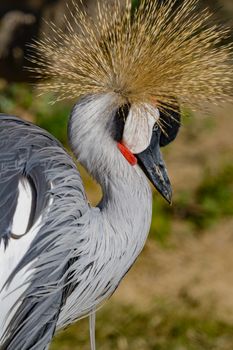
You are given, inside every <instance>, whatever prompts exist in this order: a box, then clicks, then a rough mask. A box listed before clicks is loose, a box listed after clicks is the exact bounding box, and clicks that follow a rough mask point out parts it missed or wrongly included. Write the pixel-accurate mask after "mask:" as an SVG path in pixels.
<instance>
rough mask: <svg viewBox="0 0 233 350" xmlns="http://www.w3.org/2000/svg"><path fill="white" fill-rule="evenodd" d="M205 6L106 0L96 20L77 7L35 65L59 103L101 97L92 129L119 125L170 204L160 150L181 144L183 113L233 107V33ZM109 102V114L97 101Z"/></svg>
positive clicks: (124, 151)
mask: <svg viewBox="0 0 233 350" xmlns="http://www.w3.org/2000/svg"><path fill="white" fill-rule="evenodd" d="M198 4H199V0H184V1H183V2H182V4H181V5H179V6H176V5H177V1H175V0H168V1H165V2H162V4H161V2H160V1H154V0H141V1H140V5H139V6H138V8H137V9H136V10H134V11H133V10H132V3H131V1H130V0H125V1H120V0H114V1H113V3H112V2H109V1H104V0H103V1H101V2H98V1H97V14H96V17H95V18H94V19H93V18H91V17H90V16H89V15H88V14H87V13H86V12H85V9H84V6H81V7H80V6H78V5H75V4H74V5H73V7H72V8H70V9H69V15H68V16H66V17H65V21H66V23H67V31H66V32H63V31H61V30H60V29H59V28H57V27H56V26H55V25H53V24H51V29H52V31H53V33H54V35H53V37H51V38H44V39H41V40H40V41H39V42H37V43H36V44H35V45H34V46H35V49H36V52H37V55H36V56H34V57H32V58H31V61H33V63H35V64H36V68H34V72H36V73H37V74H38V78H39V79H40V83H39V87H40V88H42V90H43V91H46V92H48V91H52V92H56V93H57V96H58V97H57V100H61V99H64V98H67V97H68V98H75V99H76V100H77V99H78V101H79V105H80V106H81V105H82V102H80V101H85V99H89V96H92V97H93V98H92V99H89V104H88V110H89V111H90V110H91V111H92V114H91V113H89V112H88V113H86V117H85V116H84V117H85V118H86V121H85V123H86V125H92V127H95V125H94V124H93V120H94V122H95V123H96V130H97V124H98V120H97V118H99V119H101V118H103V122H102V121H101V122H102V125H105V127H106V125H108V127H107V128H108V130H109V125H111V127H110V129H111V130H110V134H111V137H112V140H113V141H114V142H115V147H116V149H117V150H118V152H120V153H121V155H122V156H123V157H124V158H126V160H127V161H128V162H129V163H130V165H131V166H134V165H135V164H136V163H138V165H139V166H140V167H141V168H142V169H143V171H144V172H145V173H146V175H147V176H148V177H149V178H150V180H151V181H152V183H153V184H154V185H155V187H156V188H157V189H158V191H159V192H160V193H161V194H162V195H163V196H164V197H165V198H166V199H167V200H168V201H171V186H170V182H169V179H168V175H167V171H166V167H165V164H164V162H163V159H162V155H161V151H160V148H161V147H162V146H166V145H167V144H169V143H170V142H171V141H173V140H174V139H175V137H176V135H177V132H178V130H179V125H180V111H181V109H182V108H183V107H185V108H190V109H192V110H197V109H198V110H200V109H203V108H204V107H206V106H207V104H208V105H209V106H211V105H216V104H217V103H219V102H224V101H228V100H232V67H231V64H230V61H231V60H232V50H231V45H228V44H224V43H225V42H226V41H224V40H225V38H226V37H227V36H228V33H229V30H228V29H225V28H223V27H221V26H218V25H216V23H215V22H214V19H213V16H212V14H211V13H209V11H208V10H207V9H204V10H201V11H200V9H199V8H198ZM104 95H106V96H111V99H110V102H109V103H108V106H107V111H106V110H105V111H104V113H102V109H101V108H102V107H101V105H100V103H96V101H97V100H98V96H101V97H100V99H99V101H102V96H104ZM93 101H95V102H93ZM81 110H82V108H81V109H80V111H81ZM83 112H84V110H83ZM85 112H86V111H85ZM78 114H80V113H77V115H78ZM93 115H95V118H92V117H90V116H93ZM90 119H92V120H90ZM108 120H109V122H108ZM85 128H86V129H87V127H86V126H85ZM86 134H88V133H87V132H86ZM99 137H100V140H99V142H101V133H99Z"/></svg>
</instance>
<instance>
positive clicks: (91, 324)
mask: <svg viewBox="0 0 233 350" xmlns="http://www.w3.org/2000/svg"><path fill="white" fill-rule="evenodd" d="M95 319H96V313H95V310H93V311H92V313H91V314H90V315H89V328H90V342H91V350H96V346H95Z"/></svg>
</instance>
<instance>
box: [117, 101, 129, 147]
mask: <svg viewBox="0 0 233 350" xmlns="http://www.w3.org/2000/svg"><path fill="white" fill-rule="evenodd" d="M129 110H130V105H129V104H125V105H123V106H121V107H120V108H119V109H118V110H117V112H116V114H115V118H114V135H113V137H114V140H115V141H117V142H120V141H121V140H122V138H123V132H124V127H125V122H126V119H127V117H128V115H129Z"/></svg>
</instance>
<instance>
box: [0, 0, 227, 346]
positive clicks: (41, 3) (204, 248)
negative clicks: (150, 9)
mask: <svg viewBox="0 0 233 350" xmlns="http://www.w3.org/2000/svg"><path fill="white" fill-rule="evenodd" d="M109 1H110V0H109ZM158 1H161V2H162V0H158ZM181 1H182V0H181ZM181 1H180V0H177V3H180V2H181ZM83 2H84V5H85V6H86V7H87V11H88V12H89V13H90V14H91V15H93V16H94V13H95V7H96V1H95V0H83ZM67 3H71V1H68V0H67V1H66V0H20V1H19V0H7V1H6V0H1V1H0V112H1V113H9V114H14V115H17V116H20V117H22V118H24V119H26V120H30V121H32V122H34V123H37V124H39V125H40V126H42V127H43V128H45V129H47V130H49V131H50V132H51V133H52V134H53V135H55V136H56V137H57V138H59V139H60V140H61V141H62V142H63V144H64V145H65V146H67V144H66V122H67V119H68V115H69V112H70V110H71V107H72V103H71V102H63V103H57V104H55V105H51V104H50V103H49V102H50V101H51V99H52V96H49V95H46V96H43V97H39V96H38V94H37V90H36V86H35V84H34V83H35V78H34V77H33V75H32V74H31V73H30V74H29V73H28V71H27V70H26V69H25V68H24V67H25V66H28V65H30V63H29V62H28V61H27V60H26V59H25V57H26V56H27V55H28V44H30V43H31V42H32V41H33V40H34V39H35V38H39V37H41V36H43V35H46V36H47V35H52V34H51V31H50V29H49V26H48V25H47V24H46V23H49V22H51V21H53V22H55V23H56V24H57V25H59V26H60V27H62V28H63V30H66V23H65V21H64V19H63V14H64V13H65V12H66V11H67V8H66V4H67ZM136 3H137V1H134V4H135V5H136ZM202 6H209V7H210V8H211V9H213V10H214V11H215V18H216V21H218V22H222V23H227V24H228V25H230V26H232V24H233V1H232V0H201V1H200V7H202ZM229 40H232V38H229ZM186 114H187V115H185V117H183V120H182V128H181V132H180V134H179V137H178V138H177V140H176V141H175V142H174V143H173V144H172V145H170V146H169V147H167V148H166V149H165V150H164V156H165V159H166V163H167V166H168V170H169V174H170V179H171V182H172V185H173V190H174V197H173V205H172V206H171V207H170V206H168V205H167V204H166V203H165V202H164V201H163V200H162V199H160V197H159V195H158V194H157V193H154V213H153V221H152V226H151V232H150V236H149V239H148V241H147V244H146V246H145V249H144V251H143V253H142V255H141V256H140V257H139V259H138V260H137V262H136V264H135V265H134V267H133V268H132V270H131V271H130V272H129V273H128V275H127V277H126V278H125V279H124V281H123V282H122V284H121V286H120V288H119V289H118V291H117V292H116V293H115V295H114V296H113V298H111V300H110V301H109V302H108V303H107V304H106V305H105V306H104V307H103V308H102V309H101V310H100V311H99V312H98V314H97V347H98V349H101V350H110V349H118V350H129V349H130V350H135V349H136V350H152V349H153V350H232V349H233V156H232V154H233V136H232V135H233V106H230V105H226V106H223V108H221V109H216V110H213V115H212V116H205V115H192V114H191V113H186ZM80 171H81V173H82V176H83V179H84V182H85V185H86V190H87V194H88V198H89V199H90V201H91V203H92V204H96V203H97V202H98V201H99V199H100V197H101V192H100V189H99V187H98V186H97V184H95V183H94V182H93V181H92V180H91V179H90V178H89V177H88V175H87V174H86V173H85V171H84V170H83V169H81V168H80ZM89 348H90V346H89V339H88V320H82V321H80V322H78V323H77V324H75V325H74V326H72V327H70V328H68V329H67V330H66V331H64V332H62V333H61V334H60V335H58V336H57V337H56V339H55V340H54V342H53V344H52V346H51V349H52V350H56V349H59V350H69V349H73V350H74V349H83V350H87V349H89Z"/></svg>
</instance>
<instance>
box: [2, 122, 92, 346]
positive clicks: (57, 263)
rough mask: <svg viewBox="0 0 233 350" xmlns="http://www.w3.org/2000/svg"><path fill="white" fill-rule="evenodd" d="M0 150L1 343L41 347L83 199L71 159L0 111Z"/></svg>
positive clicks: (54, 314) (59, 296) (52, 321)
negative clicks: (0, 113)
mask: <svg viewBox="0 0 233 350" xmlns="http://www.w3.org/2000/svg"><path fill="white" fill-rule="evenodd" d="M0 149H1V153H0V266H1V269H0V303H1V313H0V348H1V350H4V349H7V350H13V349H14V350H17V349H21V350H28V349H37V350H40V349H44V348H45V347H46V345H47V344H48V343H49V342H50V340H51V337H52V335H53V333H54V330H55V326H56V322H57V318H58V316H59V311H60V307H61V303H63V302H64V298H63V291H64V288H65V287H64V285H65V284H66V280H65V278H66V277H65V272H66V270H67V266H68V264H70V261H69V255H70V251H71V249H73V248H72V246H73V244H72V243H71V241H72V240H71V241H69V240H67V241H65V240H64V236H65V235H67V234H72V233H73V234H75V225H77V222H79V221H80V218H82V216H83V214H85V213H86V212H87V211H88V204H87V201H86V197H85V193H84V189H83V185H82V181H81V179H80V175H79V173H78V171H77V169H76V166H75V164H74V163H73V161H72V159H71V158H70V156H69V155H68V154H67V153H66V152H65V150H64V149H63V148H62V146H61V145H60V144H59V142H58V141H57V140H56V139H54V138H53V137H52V136H51V135H50V134H48V133H47V132H45V131H44V130H42V129H40V128H39V127H36V126H34V125H32V124H30V123H27V122H23V121H21V120H19V119H17V118H15V117H8V116H4V115H1V116H0ZM80 225H81V224H80ZM67 242H69V244H68V243H67Z"/></svg>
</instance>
